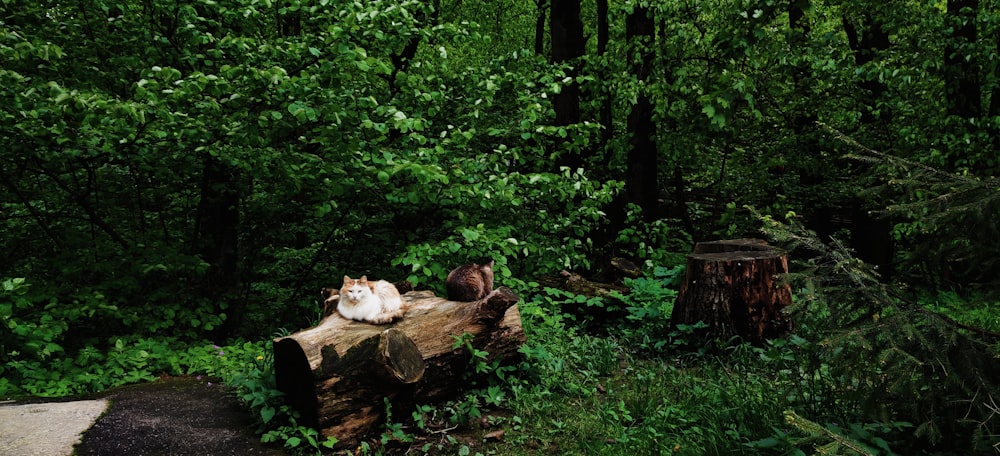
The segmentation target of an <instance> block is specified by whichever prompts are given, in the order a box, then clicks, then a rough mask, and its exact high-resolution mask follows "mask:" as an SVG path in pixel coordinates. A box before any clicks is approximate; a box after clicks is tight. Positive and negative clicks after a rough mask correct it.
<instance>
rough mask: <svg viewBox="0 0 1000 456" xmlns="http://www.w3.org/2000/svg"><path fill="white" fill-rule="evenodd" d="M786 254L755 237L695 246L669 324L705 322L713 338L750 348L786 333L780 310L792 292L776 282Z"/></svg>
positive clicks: (786, 322) (788, 323) (785, 266)
mask: <svg viewBox="0 0 1000 456" xmlns="http://www.w3.org/2000/svg"><path fill="white" fill-rule="evenodd" d="M785 273H788V255H787V254H786V253H785V252H784V251H782V250H781V249H778V248H776V247H773V246H770V245H768V244H767V243H766V242H764V241H762V240H759V239H732V240H724V241H714V242H700V243H698V244H696V245H695V248H694V253H692V254H691V255H689V256H688V259H687V269H686V271H685V274H684V282H683V283H682V284H681V289H680V292H679V293H678V295H677V300H676V302H675V303H674V310H673V313H672V314H671V316H670V318H671V325H672V326H674V327H676V326H677V325H680V324H694V323H697V322H699V321H702V322H705V323H706V324H708V331H709V332H710V333H711V335H712V336H714V337H717V338H722V339H729V338H730V337H733V336H738V337H741V338H743V340H745V341H748V342H750V343H752V344H755V345H760V344H762V343H763V342H764V341H765V340H768V339H772V338H775V337H780V336H782V335H784V334H786V333H787V332H789V331H791V329H792V323H791V320H789V318H788V316H787V315H786V314H785V313H784V312H783V310H784V308H785V307H787V306H789V305H791V303H792V289H791V286H789V285H788V284H782V283H779V282H778V280H777V276H778V274H785Z"/></svg>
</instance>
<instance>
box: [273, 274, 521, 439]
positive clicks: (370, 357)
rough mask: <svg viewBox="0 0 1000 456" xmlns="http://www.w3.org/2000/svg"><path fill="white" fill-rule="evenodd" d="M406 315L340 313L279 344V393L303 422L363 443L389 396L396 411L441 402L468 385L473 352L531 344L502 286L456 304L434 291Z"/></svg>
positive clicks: (415, 294)
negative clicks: (375, 317) (351, 316)
mask: <svg viewBox="0 0 1000 456" xmlns="http://www.w3.org/2000/svg"><path fill="white" fill-rule="evenodd" d="M402 298H403V308H404V309H405V310H406V314H405V315H404V316H403V318H402V320H400V321H398V322H396V323H394V324H391V325H372V324H369V323H364V322H357V321H353V320H347V319H345V318H343V317H341V316H340V314H338V313H337V312H333V313H332V314H331V315H329V316H327V317H326V318H324V319H323V320H322V321H321V322H320V323H319V325H317V326H314V327H312V328H308V329H305V330H302V331H299V332H297V333H295V334H292V335H290V336H287V337H280V338H277V339H275V340H274V371H275V380H276V383H277V388H278V389H279V390H280V391H282V392H284V393H285V400H286V402H287V403H288V404H289V405H290V406H291V407H292V408H293V409H295V410H297V411H298V412H299V414H300V416H301V417H300V421H299V423H300V424H302V425H306V426H311V427H314V428H316V429H317V430H319V431H320V432H321V433H322V434H323V435H324V436H332V437H335V438H337V440H338V441H339V444H338V446H339V447H342V448H348V447H352V446H355V445H357V444H358V443H359V442H360V440H361V439H362V438H363V437H364V435H365V434H366V433H368V432H369V431H370V430H372V429H373V428H374V427H375V426H376V425H378V424H381V423H382V422H383V419H384V417H383V414H384V412H385V405H384V402H383V401H384V399H386V398H388V399H389V400H390V403H391V404H392V405H393V406H394V407H395V406H399V407H404V410H405V407H409V406H412V404H426V403H433V402H438V401H441V400H444V399H447V398H450V397H453V396H454V395H455V394H456V393H457V392H460V391H462V390H463V389H464V387H465V386H466V385H467V384H468V379H467V378H466V375H465V374H466V372H467V368H468V366H469V364H470V359H471V354H470V353H469V352H468V350H466V349H465V348H463V347H459V348H455V347H456V340H460V339H461V338H462V337H463V335H464V334H469V335H470V336H471V340H470V343H471V344H472V346H473V348H475V349H476V350H482V351H486V352H488V355H487V358H486V360H485V361H486V362H493V361H495V360H498V359H500V360H504V361H511V362H513V361H515V360H516V359H517V357H518V356H519V352H518V349H519V348H520V346H521V345H522V344H523V343H524V341H525V336H524V331H523V329H522V327H521V316H520V313H519V312H518V308H517V305H516V304H517V301H518V300H519V299H520V298H519V297H518V296H517V294H515V293H514V292H513V291H511V290H510V289H509V288H506V287H500V288H499V289H497V290H496V291H494V292H493V293H492V294H490V295H489V296H487V297H486V298H484V299H481V300H479V301H474V302H455V301H448V300H446V299H443V298H439V297H437V296H434V294H433V293H432V292H430V291H411V292H408V293H406V294H404V295H403V296H402Z"/></svg>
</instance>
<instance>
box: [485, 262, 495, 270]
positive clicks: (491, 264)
mask: <svg viewBox="0 0 1000 456" xmlns="http://www.w3.org/2000/svg"><path fill="white" fill-rule="evenodd" d="M484 266H486V267H488V268H490V269H493V260H490V262H489V263H486V264H485V265H484Z"/></svg>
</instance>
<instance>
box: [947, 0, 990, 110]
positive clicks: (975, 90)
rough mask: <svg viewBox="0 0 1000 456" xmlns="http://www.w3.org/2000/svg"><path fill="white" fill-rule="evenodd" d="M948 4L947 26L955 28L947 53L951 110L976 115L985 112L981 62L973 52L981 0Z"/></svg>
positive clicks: (949, 107)
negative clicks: (980, 69) (983, 107)
mask: <svg viewBox="0 0 1000 456" xmlns="http://www.w3.org/2000/svg"><path fill="white" fill-rule="evenodd" d="M947 5H948V12H947V17H948V19H949V23H948V24H947V25H946V26H950V27H951V28H952V32H951V37H950V38H949V40H948V44H947V46H945V56H944V74H945V84H944V87H945V94H946V95H947V101H948V114H951V115H954V116H959V117H962V118H965V119H975V118H978V117H980V116H982V114H983V109H982V100H981V96H982V87H981V86H980V77H979V62H978V59H977V58H976V56H975V55H974V54H973V49H974V48H975V46H976V41H977V39H978V37H977V30H976V21H977V19H978V18H977V16H978V14H979V0H948V2H947Z"/></svg>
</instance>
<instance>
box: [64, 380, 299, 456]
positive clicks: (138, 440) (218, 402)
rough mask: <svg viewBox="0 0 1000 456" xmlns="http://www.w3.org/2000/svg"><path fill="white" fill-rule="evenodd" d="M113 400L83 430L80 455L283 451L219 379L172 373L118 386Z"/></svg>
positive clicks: (279, 452) (113, 394)
mask: <svg viewBox="0 0 1000 456" xmlns="http://www.w3.org/2000/svg"><path fill="white" fill-rule="evenodd" d="M106 398H107V399H108V400H109V401H110V403H111V406H110V407H109V409H108V412H107V413H106V414H105V415H104V416H102V417H101V418H100V419H98V420H97V423H96V424H94V426H93V427H92V428H90V430H89V431H87V432H86V433H85V434H84V436H83V442H82V443H81V444H80V445H79V446H78V447H77V448H76V453H75V454H77V455H80V456H91V455H93V456H117V455H122V456H124V455H128V456H147V455H157V456H159V455H247V456H255V455H274V456H277V455H283V454H285V453H284V452H283V451H281V450H280V449H279V448H272V447H267V446H264V445H263V444H261V443H260V438H259V436H257V435H256V434H255V433H254V425H255V423H254V420H253V418H252V417H251V416H250V414H249V413H248V412H247V410H246V409H245V408H243V407H242V406H241V405H240V404H239V402H238V401H237V400H236V398H234V397H232V396H230V395H227V394H226V391H225V388H224V387H223V386H222V385H220V384H218V383H212V382H208V381H203V380H199V379H197V378H193V377H168V378H162V379H160V380H157V381H155V382H151V383H146V384H139V385H130V386H126V387H122V388H116V389H115V390H113V391H111V392H110V393H108V394H107V395H106Z"/></svg>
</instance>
